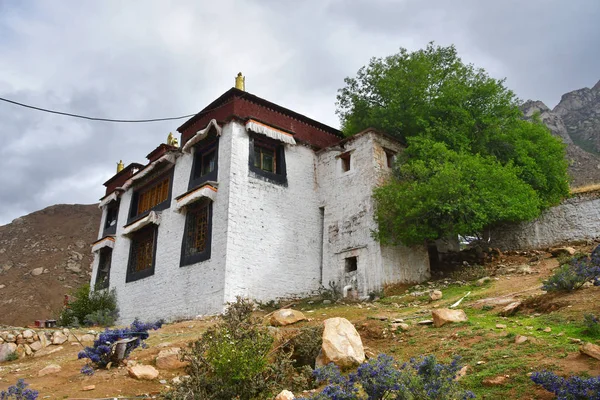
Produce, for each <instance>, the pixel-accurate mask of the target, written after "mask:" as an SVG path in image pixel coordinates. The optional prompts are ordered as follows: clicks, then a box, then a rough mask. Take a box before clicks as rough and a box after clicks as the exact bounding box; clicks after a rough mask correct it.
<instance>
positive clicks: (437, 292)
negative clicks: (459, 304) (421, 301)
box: [429, 290, 443, 301]
mask: <svg viewBox="0 0 600 400" xmlns="http://www.w3.org/2000/svg"><path fill="white" fill-rule="evenodd" d="M442 296H443V294H442V291H441V290H434V291H433V292H431V293H430V294H429V298H430V299H431V300H433V301H436V300H440V299H441V298H442Z"/></svg>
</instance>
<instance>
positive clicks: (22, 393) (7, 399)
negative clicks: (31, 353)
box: [0, 379, 39, 400]
mask: <svg viewBox="0 0 600 400" xmlns="http://www.w3.org/2000/svg"><path fill="white" fill-rule="evenodd" d="M27 386H29V384H28V383H25V380H24V379H19V380H18V381H17V383H16V385H12V386H9V387H8V389H6V391H4V390H3V391H1V392H0V400H35V399H37V398H38V395H39V393H38V391H37V390H33V389H27Z"/></svg>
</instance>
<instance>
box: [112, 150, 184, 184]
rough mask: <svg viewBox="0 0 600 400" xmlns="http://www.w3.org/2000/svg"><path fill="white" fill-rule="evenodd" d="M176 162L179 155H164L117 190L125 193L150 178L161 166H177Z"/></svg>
mask: <svg viewBox="0 0 600 400" xmlns="http://www.w3.org/2000/svg"><path fill="white" fill-rule="evenodd" d="M175 160H177V153H174V152H171V153H167V154H164V155H163V156H161V157H160V158H159V159H158V160H156V161H153V162H151V163H150V164H148V165H147V166H146V167H145V168H144V169H142V170H141V171H140V172H138V173H137V174H135V175H134V176H132V177H131V178H129V179H128V180H127V181H126V182H125V183H124V184H123V186H122V187H120V188H117V189H121V190H123V191H125V190H127V189H129V188H130V187H131V186H132V185H133V184H134V183H135V182H136V181H139V180H140V179H142V178H144V177H146V176H148V175H149V174H150V173H151V172H152V171H154V170H155V169H156V168H158V167H159V166H160V165H161V164H175Z"/></svg>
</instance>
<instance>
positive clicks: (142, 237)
mask: <svg viewBox="0 0 600 400" xmlns="http://www.w3.org/2000/svg"><path fill="white" fill-rule="evenodd" d="M157 236H158V226H157V225H154V224H150V225H147V226H145V227H143V228H142V229H140V230H139V231H136V232H134V233H132V234H131V237H130V239H131V247H130V249H129V262H128V264H127V277H126V279H125V282H132V281H137V280H138V279H142V278H146V277H148V276H151V275H154V264H155V261H156V260H155V258H156V239H157Z"/></svg>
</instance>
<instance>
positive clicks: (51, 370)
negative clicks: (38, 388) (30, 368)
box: [38, 364, 62, 376]
mask: <svg viewBox="0 0 600 400" xmlns="http://www.w3.org/2000/svg"><path fill="white" fill-rule="evenodd" d="M61 370H62V368H61V367H60V365H57V364H50V365H48V366H47V367H44V368H42V369H41V370H40V372H38V376H44V375H51V374H58V373H59V372H60V371H61Z"/></svg>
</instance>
